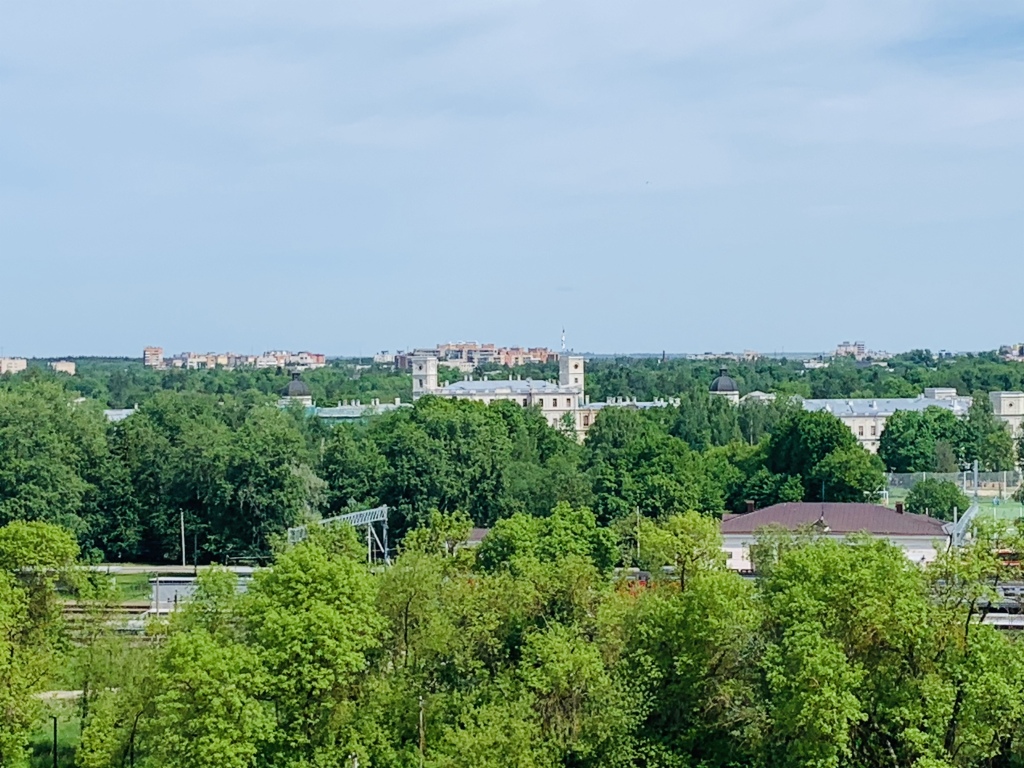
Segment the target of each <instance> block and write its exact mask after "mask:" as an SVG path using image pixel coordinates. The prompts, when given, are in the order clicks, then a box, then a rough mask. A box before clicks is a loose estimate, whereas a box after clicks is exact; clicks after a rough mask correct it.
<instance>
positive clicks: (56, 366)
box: [50, 360, 76, 376]
mask: <svg viewBox="0 0 1024 768" xmlns="http://www.w3.org/2000/svg"><path fill="white" fill-rule="evenodd" d="M50 370H52V371H53V372H54V373H66V374H67V375H68V376H74V375H75V370H76V366H75V364H74V363H73V362H71V361H70V360H55V361H54V362H52V363H50Z"/></svg>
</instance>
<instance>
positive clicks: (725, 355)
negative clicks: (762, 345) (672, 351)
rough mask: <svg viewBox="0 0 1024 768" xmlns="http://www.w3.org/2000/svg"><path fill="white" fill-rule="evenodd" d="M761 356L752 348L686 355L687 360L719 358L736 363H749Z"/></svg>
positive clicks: (717, 359)
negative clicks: (739, 350)
mask: <svg viewBox="0 0 1024 768" xmlns="http://www.w3.org/2000/svg"><path fill="white" fill-rule="evenodd" d="M759 357H761V353H760V352H756V351H754V350H753V349H745V350H743V351H742V352H700V353H697V354H692V355H686V359H687V360H697V361H719V360H733V361H735V362H737V363H744V362H746V363H749V362H752V361H753V360H757V359H758V358H759Z"/></svg>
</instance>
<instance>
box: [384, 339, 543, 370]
mask: <svg viewBox="0 0 1024 768" xmlns="http://www.w3.org/2000/svg"><path fill="white" fill-rule="evenodd" d="M416 357H435V358H437V360H438V362H439V363H440V364H441V365H445V366H448V367H449V368H456V369H458V370H460V371H462V372H463V373H471V372H472V371H473V370H475V369H476V368H478V367H480V366H481V365H501V366H505V367H506V368H515V367H518V366H522V365H533V364H544V363H549V362H554V361H555V360H558V353H557V352H555V351H553V350H551V349H548V348H547V347H499V346H498V345H496V344H479V343H477V342H475V341H458V342H448V343H445V344H438V345H437V346H436V347H431V348H429V349H424V348H417V349H413V350H411V351H399V352H396V353H395V354H393V355H392V354H391V353H390V352H387V351H384V352H380V353H378V354H376V355H374V356H373V361H374V362H375V363H385V364H386V363H389V362H393V363H394V365H395V368H397V369H398V370H410V369H411V368H412V364H413V358H416Z"/></svg>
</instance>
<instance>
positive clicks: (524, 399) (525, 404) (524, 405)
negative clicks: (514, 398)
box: [523, 397, 527, 408]
mask: <svg viewBox="0 0 1024 768" xmlns="http://www.w3.org/2000/svg"><path fill="white" fill-rule="evenodd" d="M526 406H527V402H526V398H525V397H524V398H523V408H525V407H526Z"/></svg>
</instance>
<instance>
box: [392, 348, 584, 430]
mask: <svg viewBox="0 0 1024 768" xmlns="http://www.w3.org/2000/svg"><path fill="white" fill-rule="evenodd" d="M411 362H412V398H413V400H417V399H419V398H420V397H422V396H423V395H435V396H437V397H446V398H450V399H452V400H475V401H476V402H479V403H483V404H485V405H490V404H491V403H493V402H497V401H498V400H510V401H512V402H514V403H516V404H517V405H521V406H523V407H526V408H529V407H533V406H536V407H537V408H539V409H540V412H541V413H542V414H544V418H545V419H547V422H548V424H550V425H551V426H553V427H557V426H564V427H566V428H568V427H570V426H571V427H572V429H573V430H574V431H575V432H576V434H578V435H583V434H584V433H585V432H586V430H587V427H589V426H590V422H591V417H590V416H589V407H588V403H587V400H586V395H585V394H584V391H583V389H584V368H585V362H584V359H583V357H581V356H579V355H562V356H561V357H560V358H559V361H558V382H557V383H556V382H553V381H540V380H536V379H522V378H513V377H512V376H509V377H508V378H507V379H505V378H486V377H485V378H476V379H475V378H472V377H470V376H467V377H466V378H465V379H463V380H462V381H456V382H454V383H448V382H447V381H446V382H444V383H439V382H438V380H437V367H438V359H437V358H436V357H431V356H427V355H417V356H415V357H413V358H412V361H411ZM585 415H586V418H584V416H585Z"/></svg>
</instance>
